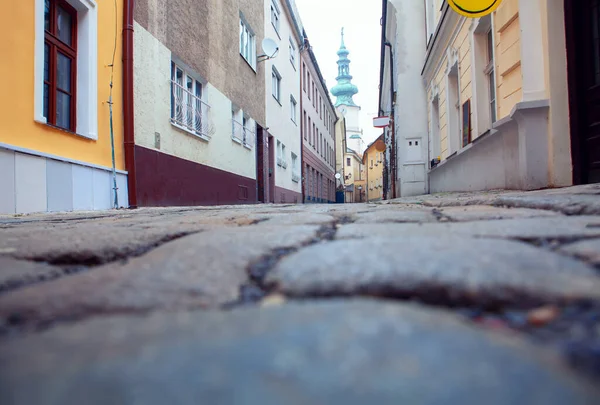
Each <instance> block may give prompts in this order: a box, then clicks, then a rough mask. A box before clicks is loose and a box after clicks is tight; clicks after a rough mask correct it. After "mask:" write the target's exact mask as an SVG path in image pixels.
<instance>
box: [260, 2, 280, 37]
mask: <svg viewBox="0 0 600 405" xmlns="http://www.w3.org/2000/svg"><path fill="white" fill-rule="evenodd" d="M263 4H264V3H263ZM279 15H280V12H279V7H278V6H277V4H276V3H275V1H274V0H273V1H271V24H273V28H275V32H277V34H278V35H279Z"/></svg>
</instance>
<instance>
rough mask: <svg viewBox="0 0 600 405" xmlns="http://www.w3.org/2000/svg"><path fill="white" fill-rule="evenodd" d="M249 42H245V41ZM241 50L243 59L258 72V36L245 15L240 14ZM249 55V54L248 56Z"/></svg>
mask: <svg viewBox="0 0 600 405" xmlns="http://www.w3.org/2000/svg"><path fill="white" fill-rule="evenodd" d="M246 38H247V39H248V41H246V42H245V41H244V39H246ZM239 39H240V48H239V52H240V55H241V56H242V58H244V60H245V61H246V62H247V63H248V64H249V65H250V67H251V68H252V69H253V70H254V71H256V34H255V33H254V30H253V29H252V27H250V24H249V23H248V22H247V21H246V19H245V18H244V15H243V14H242V13H241V12H240V33H239ZM246 53H247V54H246Z"/></svg>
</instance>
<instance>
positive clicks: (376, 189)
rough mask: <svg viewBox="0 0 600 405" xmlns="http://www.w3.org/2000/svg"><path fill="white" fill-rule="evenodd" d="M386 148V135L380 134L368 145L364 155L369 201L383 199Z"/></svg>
mask: <svg viewBox="0 0 600 405" xmlns="http://www.w3.org/2000/svg"><path fill="white" fill-rule="evenodd" d="M385 150H386V144H385V141H384V136H383V135H380V136H379V138H377V139H376V140H375V141H373V143H371V144H370V145H369V146H368V147H367V150H365V153H364V155H363V158H362V163H363V166H364V168H365V174H366V176H365V190H366V201H367V202H371V201H380V200H383V197H384V192H383V191H384V190H383V189H384V187H383V168H384V164H383V163H384V153H385Z"/></svg>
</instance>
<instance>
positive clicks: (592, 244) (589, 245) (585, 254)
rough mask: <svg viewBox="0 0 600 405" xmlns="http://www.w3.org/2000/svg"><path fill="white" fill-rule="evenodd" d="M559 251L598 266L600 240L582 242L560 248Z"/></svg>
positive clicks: (599, 263) (599, 262) (599, 261)
mask: <svg viewBox="0 0 600 405" xmlns="http://www.w3.org/2000/svg"><path fill="white" fill-rule="evenodd" d="M560 251H561V252H563V253H566V254H569V255H572V256H576V257H579V258H581V259H583V260H586V261H588V262H589V263H591V264H593V265H596V266H600V239H590V240H583V241H580V242H576V243H571V244H568V245H565V246H562V247H561V248H560Z"/></svg>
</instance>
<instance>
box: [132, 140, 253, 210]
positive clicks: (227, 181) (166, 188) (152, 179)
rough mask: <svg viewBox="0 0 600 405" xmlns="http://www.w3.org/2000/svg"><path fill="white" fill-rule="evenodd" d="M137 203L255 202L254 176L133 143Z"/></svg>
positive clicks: (147, 204)
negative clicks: (210, 165)
mask: <svg viewBox="0 0 600 405" xmlns="http://www.w3.org/2000/svg"><path fill="white" fill-rule="evenodd" d="M135 166H136V174H137V190H136V191H137V198H138V205H139V206H140V207H165V206H194V205H223V204H255V203H256V202H257V195H256V180H254V179H250V178H247V177H243V176H239V175H237V174H233V173H229V172H226V171H223V170H219V169H215V168H212V167H209V166H205V165H201V164H199V163H195V162H190V161H189V160H185V159H181V158H178V157H175V156H171V155H167V154H165V153H162V152H159V151H155V150H151V149H147V148H144V147H141V146H138V145H136V146H135Z"/></svg>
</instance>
